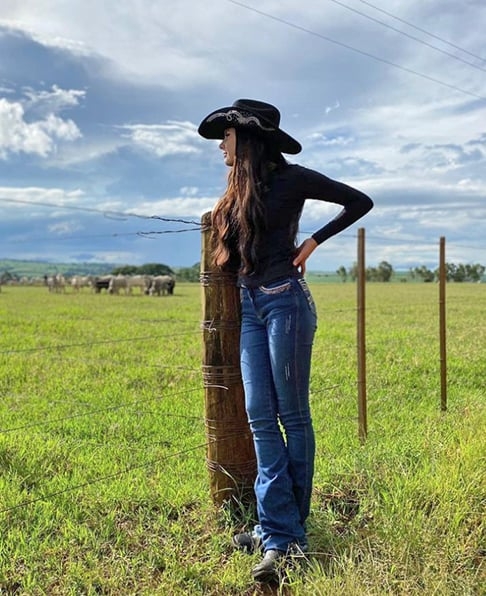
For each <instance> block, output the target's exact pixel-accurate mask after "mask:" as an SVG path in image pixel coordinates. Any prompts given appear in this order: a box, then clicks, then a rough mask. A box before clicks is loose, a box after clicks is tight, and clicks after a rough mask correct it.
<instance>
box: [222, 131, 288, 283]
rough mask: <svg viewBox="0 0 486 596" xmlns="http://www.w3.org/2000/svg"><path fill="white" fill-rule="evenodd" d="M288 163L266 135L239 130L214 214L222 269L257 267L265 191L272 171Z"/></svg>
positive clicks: (264, 228)
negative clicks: (226, 178)
mask: <svg viewBox="0 0 486 596" xmlns="http://www.w3.org/2000/svg"><path fill="white" fill-rule="evenodd" d="M286 165H287V162H286V160H285V158H284V157H283V155H282V154H281V153H280V152H279V151H278V149H276V148H275V147H274V146H273V145H272V144H271V143H270V142H268V141H267V140H266V139H265V138H264V137H260V136H257V135H255V134H252V133H250V134H249V133H247V132H246V131H244V130H237V131H236V155H235V161H234V164H233V166H232V167H231V170H230V171H229V174H228V186H227V188H226V192H225V193H224V195H223V196H222V197H221V198H220V199H219V201H218V202H217V203H216V206H215V207H214V209H213V211H212V215H211V219H212V222H211V223H212V257H213V264H214V265H216V266H217V267H220V268H222V269H223V270H227V269H232V268H234V267H235V266H238V265H241V272H242V273H244V274H250V273H252V272H253V271H255V269H256V267H257V263H258V248H259V245H260V240H261V238H262V235H263V234H264V233H265V230H266V226H267V222H266V214H265V204H264V194H265V192H266V190H267V189H268V183H269V180H270V178H271V176H272V174H273V173H274V172H275V171H276V170H277V169H279V168H282V167H285V166H286Z"/></svg>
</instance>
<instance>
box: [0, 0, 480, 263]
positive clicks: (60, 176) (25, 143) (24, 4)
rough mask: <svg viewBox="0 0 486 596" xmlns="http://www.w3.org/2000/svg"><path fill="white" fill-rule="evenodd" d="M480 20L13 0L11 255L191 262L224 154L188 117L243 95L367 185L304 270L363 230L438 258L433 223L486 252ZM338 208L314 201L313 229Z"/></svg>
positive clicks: (323, 4) (6, 38) (451, 254)
mask: <svg viewBox="0 0 486 596" xmlns="http://www.w3.org/2000/svg"><path fill="white" fill-rule="evenodd" d="M485 30H486V3H485V2H484V0H463V1H462V2H457V0H427V1H426V2H423V1H419V0H409V1H408V2H400V1H399V0H387V1H386V2H385V0H374V2H365V1H363V0H343V1H342V2H341V1H339V2H338V1H337V0H308V2H305V3H302V2H295V1H293V0H258V2H257V1H256V0H245V2H237V1H235V0H213V1H212V2H199V1H197V0H124V1H123V2H119V1H117V2H115V1H114V0H104V2H99V0H84V1H83V2H77V1H75V0H21V1H18V0H1V2H0V56H1V59H0V258H16V259H31V258H36V259H46V260H51V261H62V262H73V261H83V262H85V261H96V262H110V263H118V264H124V263H130V264H142V263H147V262H154V261H155V262H162V263H166V264H168V265H170V266H173V267H180V266H191V265H193V264H194V263H197V262H198V261H199V260H200V232H199V231H198V223H199V222H200V218H201V215H202V214H203V213H204V212H206V211H209V210H210V209H211V208H212V207H213V205H214V204H215V202H216V200H217V198H218V197H219V196H220V194H221V192H222V191H223V189H224V187H225V183H226V175H227V169H226V167H225V166H224V164H223V161H222V157H221V153H220V151H219V150H218V148H217V142H216V141H214V142H213V141H206V140H204V139H201V138H199V137H198V135H197V133H196V129H197V126H198V124H199V122H200V120H201V119H202V118H203V117H204V116H205V115H206V114H208V113H209V112H211V111H212V110H214V109H216V108H219V107H222V106H228V105H231V103H233V101H234V100H235V99H237V98H242V97H250V98H255V99H261V100H264V101H268V102H271V103H274V104H276V105H277V106H278V107H279V108H280V110H281V112H282V122H281V125H282V128H284V129H285V130H286V131H287V132H289V133H290V134H291V135H292V136H294V137H296V138H297V139H299V140H300V141H301V143H302V145H303V147H304V150H303V151H302V153H301V154H299V155H298V156H293V157H292V158H291V159H290V161H292V162H294V163H300V164H302V165H305V166H308V167H311V168H315V169H317V170H320V171H322V172H323V173H325V174H326V175H328V176H330V177H331V178H335V179H338V180H342V181H343V182H346V183H348V184H351V185H354V186H356V187H358V188H360V189H362V190H363V191H365V192H367V193H368V194H369V195H370V196H371V197H372V198H373V199H374V202H375V208H374V210H373V211H372V212H371V213H370V214H369V215H368V216H366V218H365V219H364V220H362V221H361V222H359V223H358V224H356V225H355V226H353V227H351V228H349V229H348V230H346V231H345V232H343V233H342V234H341V235H339V236H338V237H335V238H333V239H330V240H329V241H328V242H326V243H324V244H323V245H322V246H321V247H319V249H318V250H316V251H315V253H314V254H313V255H312V257H311V259H310V261H309V264H308V267H309V268H310V269H312V270H321V271H322V270H325V271H329V270H334V269H335V268H337V267H338V266H339V265H342V264H343V265H345V266H346V267H347V266H350V265H351V264H352V262H353V261H355V259H356V257H355V255H356V233H357V229H358V227H364V228H365V229H366V238H367V257H366V258H367V264H368V265H376V264H378V263H379V262H380V261H383V260H386V261H388V262H390V263H391V264H392V265H393V266H394V267H395V268H396V269H400V268H408V267H411V266H416V265H427V266H431V267H435V266H436V265H437V262H438V252H439V238H440V237H441V236H445V237H446V243H447V244H446V246H447V260H448V261H451V262H455V263H459V262H462V263H478V262H479V263H482V264H486V248H485V238H486V46H485V43H484V31H485ZM336 212H337V208H336V206H334V205H332V204H328V203H322V202H318V201H307V203H306V207H305V210H304V215H303V219H302V222H301V233H302V237H303V236H304V235H305V234H310V233H312V232H314V231H315V230H316V229H318V228H320V227H321V226H322V225H323V224H324V223H325V222H326V221H327V220H328V219H329V218H331V217H333V216H334V214H335V213H336ZM178 220H180V221H178ZM193 222H194V223H193ZM301 239H302V238H301Z"/></svg>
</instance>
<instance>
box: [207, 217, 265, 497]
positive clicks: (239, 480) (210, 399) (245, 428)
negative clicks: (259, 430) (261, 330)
mask: <svg viewBox="0 0 486 596" xmlns="http://www.w3.org/2000/svg"><path fill="white" fill-rule="evenodd" d="M210 236H211V214H210V213H205V214H204V215H203V217H202V254H201V285H202V290H203V292H202V294H203V296H202V305H203V321H202V329H203V341H204V355H203V364H202V370H203V380H204V388H205V423H206V438H207V466H208V470H209V476H210V489H211V496H212V499H213V502H214V503H215V504H217V505H222V504H223V503H225V502H232V503H233V504H236V505H238V506H239V505H241V504H242V503H243V504H250V503H251V502H253V498H254V496H253V484H254V481H255V476H256V458H255V450H254V447H253V439H252V436H251V431H250V428H249V425H248V421H247V416H246V410H245V398H244V391H243V383H242V381H241V372H240V327H241V325H240V324H241V313H240V296H239V291H238V288H237V287H236V275H235V274H232V273H226V272H223V271H221V270H219V269H217V268H215V267H213V266H212V264H211V258H210V246H209V244H210Z"/></svg>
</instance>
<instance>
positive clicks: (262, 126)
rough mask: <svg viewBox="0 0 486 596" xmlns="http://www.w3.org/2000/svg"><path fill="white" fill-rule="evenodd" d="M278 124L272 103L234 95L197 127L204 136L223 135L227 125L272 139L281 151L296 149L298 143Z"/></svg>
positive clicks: (218, 137)
mask: <svg viewBox="0 0 486 596" xmlns="http://www.w3.org/2000/svg"><path fill="white" fill-rule="evenodd" d="M279 126H280V112H279V111H278V109H277V108H276V107H275V106H272V105H271V104H269V103H265V102H263V101H257V100H255V99H237V100H236V101H235V102H234V103H233V105H232V106H230V107H227V108H220V109H219V110H215V111H214V112H211V113H210V114H209V115H208V116H206V118H204V120H203V121H202V122H201V124H200V125H199V128H198V130H197V131H198V133H199V134H200V135H201V136H202V137H204V138H205V139H222V138H223V134H224V131H225V130H226V129H227V128H236V129H244V130H247V131H254V132H255V133H257V134H259V135H262V136H264V137H266V138H268V139H270V140H272V141H273V142H274V143H275V144H276V145H277V146H278V148H279V150H280V151H281V152H282V153H290V154H293V155H295V154H296V153H299V151H301V150H302V146H301V144H300V143H299V142H298V141H296V140H295V139H293V138H292V137H291V136H290V135H289V134H287V133H286V132H284V131H283V130H281V129H280V128H279Z"/></svg>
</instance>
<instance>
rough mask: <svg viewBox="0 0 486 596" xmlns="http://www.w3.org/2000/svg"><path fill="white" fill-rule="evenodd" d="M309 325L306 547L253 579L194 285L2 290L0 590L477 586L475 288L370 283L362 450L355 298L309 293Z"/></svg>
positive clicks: (478, 355) (454, 592)
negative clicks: (220, 465)
mask: <svg viewBox="0 0 486 596" xmlns="http://www.w3.org/2000/svg"><path fill="white" fill-rule="evenodd" d="M311 290H312V292H313V295H314V298H315V301H316V304H317V310H318V315H319V327H318V332H317V336H316V340H315V347H314V354H313V374H312V385H311V399H312V408H313V418H314V425H315V431H316V438H317V461H316V476H315V488H314V494H313V509H312V514H311V518H310V521H309V533H310V548H311V551H312V554H311V556H310V562H309V564H308V565H307V566H305V567H302V568H297V569H295V570H291V571H289V572H288V573H287V575H286V576H285V578H284V580H283V583H282V584H281V586H280V587H277V588H272V589H269V588H263V587H259V586H256V585H254V584H253V583H252V580H251V574H250V570H251V567H252V566H253V565H254V564H255V559H254V558H253V556H249V555H244V554H241V553H237V552H233V550H232V548H231V546H230V539H231V535H232V533H233V532H234V531H235V530H238V529H240V527H241V524H242V523H245V522H246V523H248V524H251V512H240V513H241V515H240V516H238V519H237V516H235V514H234V512H229V511H226V510H216V509H215V507H214V506H213V504H212V502H211V499H210V494H209V488H208V472H207V470H206V464H205V430H204V389H203V385H202V379H201V370H200V369H201V358H202V349H203V348H202V339H201V330H200V321H201V288H200V286H199V285H198V284H179V285H177V286H176V290H175V293H174V295H173V296H161V297H143V296H140V295H132V296H122V295H120V296H110V295H107V294H104V293H103V294H93V293H91V292H88V291H85V292H80V293H79V294H75V293H69V292H68V293H66V294H50V293H48V291H47V289H46V288H29V287H8V286H7V287H3V288H2V293H1V294H0V593H1V594H28V595H44V594H47V595H49V596H52V595H57V594H62V595H68V594H69V595H71V594H72V595H78V594H86V595H88V594H89V595H91V594H93V595H94V594H105V595H108V594H110V595H115V594H116V595H124V594H137V595H139V594H140V595H141V594H143V595H151V596H153V595H156V594H164V595H167V594H169V595H179V594H180V595H184V596H187V595H191V596H192V595H203V594H204V595H242V594H244V595H250V594H264V593H275V594H299V595H306V596H307V595H333V596H334V595H336V594H339V595H341V594H342V595H350V596H358V595H359V596H365V595H381V594H397V595H398V594H400V595H401V594H403V595H409V594H437V595H441V596H442V595H450V596H461V595H463V596H466V595H476V594H477V595H480V594H485V586H486V564H485V556H486V521H485V515H484V513H485V507H486V440H485V428H486V415H485V413H486V395H485V394H486V384H485V372H486V365H485V363H486V322H485V313H486V285H485V284H449V285H448V286H447V319H448V328H447V342H448V410H447V412H441V411H440V378H439V317H438V286H437V285H435V284H369V285H368V286H367V313H366V321H367V325H366V329H367V365H368V368H367V379H368V386H367V394H368V430H369V434H368V438H367V441H366V442H365V444H364V445H360V443H359V440H358V433H357V403H356V402H357V398H356V394H357V391H356V287H355V285H354V284H352V283H345V284H311Z"/></svg>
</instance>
